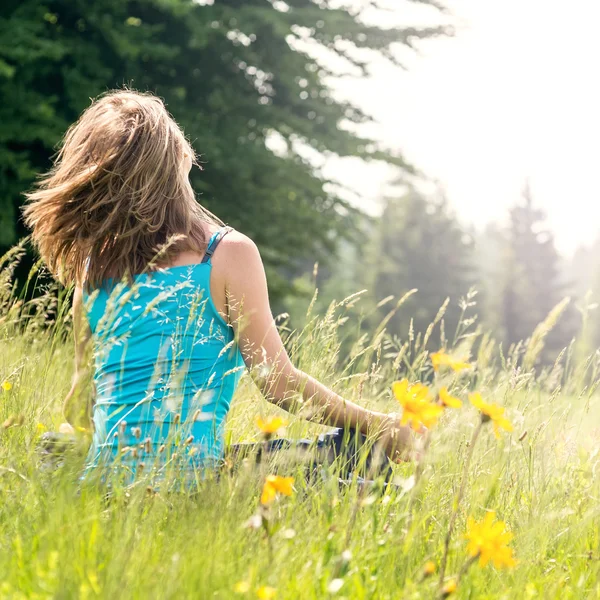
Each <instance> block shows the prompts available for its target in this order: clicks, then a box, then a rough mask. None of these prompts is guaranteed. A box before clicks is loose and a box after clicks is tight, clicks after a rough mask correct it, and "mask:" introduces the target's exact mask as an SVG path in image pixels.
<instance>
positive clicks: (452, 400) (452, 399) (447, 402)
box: [440, 387, 462, 408]
mask: <svg viewBox="0 0 600 600" xmlns="http://www.w3.org/2000/svg"><path fill="white" fill-rule="evenodd" d="M440 401H441V403H442V404H443V405H444V406H447V407H448V408H460V407H461V406H462V402H461V401H460V400H459V399H458V398H457V397H456V396H451V395H450V393H449V392H448V389H447V388H445V387H443V388H442V389H441V390H440Z"/></svg>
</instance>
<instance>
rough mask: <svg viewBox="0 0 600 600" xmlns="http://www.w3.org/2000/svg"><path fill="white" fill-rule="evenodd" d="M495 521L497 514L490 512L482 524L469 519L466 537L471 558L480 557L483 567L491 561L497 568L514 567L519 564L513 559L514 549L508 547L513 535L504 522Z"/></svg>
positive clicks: (471, 518)
mask: <svg viewBox="0 0 600 600" xmlns="http://www.w3.org/2000/svg"><path fill="white" fill-rule="evenodd" d="M495 519H496V513H495V512H493V511H490V512H488V513H487V514H486V515H485V517H484V519H483V521H481V522H480V523H476V522H475V519H473V517H469V519H468V521H467V533H466V535H465V537H466V538H467V539H468V540H469V543H468V544H467V552H468V553H469V554H470V555H471V556H479V564H480V565H481V566H482V567H485V565H487V563H488V562H489V561H490V560H491V561H492V562H493V563H494V565H495V566H496V567H514V566H515V565H516V564H517V563H516V561H515V559H514V558H513V555H512V548H509V547H508V546H507V544H508V543H509V542H510V541H511V540H512V538H513V534H512V533H510V532H509V531H506V524H505V523H504V522H503V521H495Z"/></svg>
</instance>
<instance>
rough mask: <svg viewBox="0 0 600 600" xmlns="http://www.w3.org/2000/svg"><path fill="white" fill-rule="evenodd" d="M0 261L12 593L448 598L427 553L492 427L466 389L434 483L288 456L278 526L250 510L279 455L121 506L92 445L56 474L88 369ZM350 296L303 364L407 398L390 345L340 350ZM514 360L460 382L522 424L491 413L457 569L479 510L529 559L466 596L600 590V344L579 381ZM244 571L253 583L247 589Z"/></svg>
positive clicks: (58, 325) (440, 436) (4, 522)
mask: <svg viewBox="0 0 600 600" xmlns="http://www.w3.org/2000/svg"><path fill="white" fill-rule="evenodd" d="M19 253H20V251H19V249H16V251H15V253H14V254H15V256H17V255H18V254H19ZM15 256H13V257H12V259H14V258H15ZM2 266H3V267H4V268H3V270H2V271H0V307H1V308H0V383H1V382H4V381H9V382H10V383H11V384H12V387H11V389H7V390H4V391H3V390H2V388H1V387H0V423H3V425H0V494H1V496H2V502H1V503H0V544H1V546H2V548H3V549H5V551H4V552H2V553H0V596H1V597H3V598H11V599H13V598H14V599H15V600H21V599H26V598H42V599H46V598H48V599H50V598H114V597H118V598H123V599H128V598H209V597H214V598H227V599H229V598H236V597H239V598H256V592H257V590H258V589H259V588H260V587H261V586H263V585H268V586H271V587H273V588H275V589H276V590H277V596H276V597H277V598H278V599H282V600H285V599H293V600H296V599H298V598H302V599H303V600H304V599H307V600H316V599H320V598H325V597H329V596H330V595H331V596H333V595H334V592H333V590H334V589H336V588H337V587H338V586H340V585H341V589H339V592H338V594H339V597H345V598H357V599H358V598H375V599H388V598H389V599H392V598H394V599H396V598H407V599H414V600H417V599H423V600H429V599H431V598H434V597H436V588H437V577H436V576H435V575H434V576H430V577H427V578H425V577H423V569H424V566H425V564H426V562H427V561H433V562H434V564H436V565H439V561H440V558H441V555H442V553H443V548H444V538H445V535H446V531H447V527H448V521H449V518H450V515H451V514H452V512H453V510H455V505H454V500H455V498H456V493H457V487H458V485H459V484H460V480H461V474H462V472H463V469H464V464H465V458H466V456H467V452H468V451H469V447H468V445H467V443H468V441H469V439H470V438H472V432H473V428H474V427H476V425H477V423H479V422H480V417H479V415H478V414H477V412H476V411H475V410H474V408H473V407H470V406H469V405H468V404H467V403H466V402H465V405H464V406H463V407H462V408H461V409H457V410H455V411H452V412H451V411H446V413H445V414H444V415H443V417H442V419H441V420H440V423H439V424H438V425H437V426H436V428H435V429H434V430H432V433H433V435H432V437H431V444H430V445H429V450H428V451H427V454H426V455H425V460H424V462H423V463H422V472H421V477H420V483H419V485H414V479H413V478H412V476H413V475H414V474H415V472H416V469H417V465H415V464H414V463H407V464H402V465H396V466H395V467H394V469H395V483H396V484H397V487H392V486H390V487H388V488H386V487H384V486H383V484H382V482H377V484H376V485H375V486H374V487H372V488H362V489H361V488H360V487H359V486H358V484H357V482H356V481H353V482H352V483H351V484H350V485H348V486H340V485H339V484H338V481H337V476H336V470H335V468H333V469H331V470H324V471H323V473H322V476H323V477H322V479H320V480H319V481H317V482H305V480H304V478H303V475H302V469H301V468H299V467H298V465H297V464H294V463H290V462H280V463H279V464H278V469H279V471H278V472H279V474H281V475H291V476H295V477H296V482H295V488H296V492H295V494H294V495H293V497H291V498H282V499H281V500H280V501H278V502H276V503H275V504H274V506H273V507H272V508H271V509H270V515H269V518H270V519H271V520H272V526H271V528H270V531H271V536H270V538H268V539H267V537H266V536H265V535H264V531H263V530H261V529H254V528H253V527H252V526H249V524H250V523H249V519H250V517H252V515H255V514H256V511H257V505H258V498H259V495H260V489H261V484H262V482H263V481H264V477H265V475H266V474H267V473H270V472H271V470H272V469H273V468H274V466H273V465H272V464H263V465H261V466H260V467H258V468H256V467H254V466H253V465H251V464H249V463H242V464H237V465H235V469H234V471H232V472H229V471H223V472H222V473H221V476H220V477H219V478H212V477H206V478H204V479H203V480H202V481H201V483H200V489H199V491H198V493H197V494H195V495H193V496H188V495H185V494H176V493H167V492H166V491H164V490H158V493H154V491H153V490H150V491H148V490H147V489H146V486H145V484H144V483H143V480H141V482H140V484H139V485H133V486H130V487H127V488H125V487H115V488H113V490H112V495H111V497H110V499H108V500H107V497H106V494H105V492H106V490H105V489H104V488H102V487H100V486H98V487H96V486H93V485H82V483H81V481H80V479H79V477H80V468H81V462H82V459H81V457H80V456H77V455H71V454H69V455H67V458H66V462H65V464H64V465H63V467H62V468H60V469H58V470H57V471H51V470H48V471H45V470H42V469H40V464H39V460H38V456H37V454H36V451H35V447H36V443H37V442H38V440H39V436H40V430H41V429H42V428H41V427H39V425H43V426H45V428H47V429H50V430H54V429H56V428H57V427H58V424H59V423H60V422H61V420H62V415H61V412H60V411H61V404H62V400H63V398H64V395H65V394H66V392H67V390H68V387H69V380H70V377H71V374H72V367H71V365H72V360H73V349H72V340H71V339H70V337H69V336H68V335H65V334H68V333H69V329H70V323H69V320H68V317H67V315H66V313H65V312H63V309H64V306H63V307H62V308H61V303H60V302H59V303H58V304H57V297H56V295H55V292H54V291H52V290H51V291H49V292H47V293H46V294H44V295H43V296H42V297H41V298H39V299H38V300H36V301H35V302H34V303H33V304H31V305H29V306H23V305H22V304H20V303H18V302H14V298H13V299H12V301H11V298H10V290H9V284H10V273H9V269H10V265H9V266H8V267H7V266H6V265H2ZM348 307H349V303H348V304H347V305H346V307H344V306H343V305H336V306H334V307H333V308H332V311H331V312H330V313H329V314H328V315H327V316H326V318H325V319H323V320H318V319H314V318H313V317H312V315H311V317H310V322H309V323H308V324H307V326H306V328H305V329H304V330H303V331H302V332H301V334H300V335H298V336H297V337H296V338H295V340H294V341H293V343H292V344H291V346H292V347H293V351H294V359H295V360H296V361H297V363H298V364H300V365H301V366H302V368H304V369H305V370H307V371H308V372H310V373H314V374H316V375H318V376H320V377H324V378H325V380H326V381H327V382H328V383H329V384H330V385H331V386H333V388H334V389H336V390H337V391H338V392H340V393H341V394H343V395H344V396H345V397H347V398H349V399H351V400H355V401H359V402H361V403H369V404H370V405H371V406H372V407H373V408H378V409H380V410H385V411H391V410H397V409H398V404H397V403H396V402H395V400H393V399H392V398H391V395H390V392H389V388H390V384H391V382H392V381H393V379H394V377H396V376H397V375H398V373H397V372H396V370H395V369H393V368H392V366H391V365H392V363H393V362H394V360H395V358H394V357H393V356H386V353H385V351H384V347H385V339H384V338H382V337H380V336H379V335H375V336H369V337H368V338H367V339H366V340H364V341H363V342H362V347H361V346H360V345H357V346H356V347H355V348H353V349H352V350H351V352H349V353H348V354H347V355H342V356H336V354H337V353H338V352H339V351H340V350H339V343H338V340H337V335H338V332H339V326H340V323H341V320H342V318H350V319H351V320H354V319H355V313H354V309H348ZM24 315H28V317H27V318H25V319H24ZM50 318H51V319H52V320H53V322H54V323H53V325H52V326H51V327H48V319H50ZM543 341H544V340H543V339H542V338H541V337H540V338H539V342H540V343H541V344H543ZM483 346H484V344H481V347H482V348H483ZM423 351H424V349H423V347H422V346H418V345H417V346H415V347H414V348H413V349H411V350H409V351H408V352H407V353H406V354H405V358H406V363H405V366H404V367H403V368H402V374H405V373H406V372H412V373H414V372H418V371H419V370H420V369H422V365H423V361H422V354H423ZM517 358H518V357H513V356H507V357H506V362H505V363H499V361H494V360H489V359H488V358H486V356H485V353H484V352H483V351H480V353H479V355H478V356H477V361H473V362H474V370H473V371H472V372H467V373H464V374H463V375H461V376H460V377H459V376H455V375H453V374H448V375H445V376H444V377H447V379H445V380H444V384H446V383H447V384H448V386H449V387H450V389H451V391H452V392H453V393H455V394H456V395H458V396H460V397H461V398H462V399H463V401H466V396H467V394H466V391H465V390H466V389H478V390H479V391H481V393H482V394H483V397H484V398H485V399H486V400H490V401H492V402H497V403H500V404H502V405H503V406H504V407H506V416H507V417H508V418H509V419H510V420H511V421H512V422H513V424H514V427H515V430H514V432H513V433H508V432H503V434H502V437H501V439H500V440H496V439H495V438H494V435H493V432H492V428H491V425H489V424H484V426H483V429H482V432H481V435H480V438H479V441H478V443H477V446H476V448H475V451H474V453H473V458H472V462H471V468H470V470H469V473H468V474H467V475H468V476H467V479H466V486H465V493H464V497H463V500H462V502H460V504H459V505H458V506H457V507H456V509H457V510H458V513H457V519H456V525H455V535H454V536H453V538H452V540H451V543H450V545H449V548H450V554H449V561H448V568H447V574H448V577H455V576H456V575H457V574H458V573H459V572H460V570H461V569H462V568H463V566H464V565H465V563H466V561H467V560H468V557H467V553H466V541H465V539H464V538H463V537H462V536H463V534H464V533H465V528H466V521H467V518H468V516H473V517H474V518H475V519H476V520H480V519H481V518H482V517H483V516H484V515H485V513H486V511H487V510H495V511H496V512H497V517H498V519H500V520H502V521H504V522H506V524H507V526H508V528H509V529H510V531H511V532H512V533H513V534H514V539H513V540H512V541H511V542H510V546H511V548H513V549H514V554H515V558H516V559H517V561H518V562H517V565H516V567H515V568H514V569H511V570H506V571H501V570H498V569H496V568H494V567H493V566H491V565H488V566H486V567H481V566H480V565H479V564H478V563H477V562H476V563H475V564H473V565H472V566H471V567H470V568H469V569H468V570H466V572H465V574H464V575H463V576H462V578H461V581H460V584H459V587H458V591H457V594H456V597H457V598H489V599H492V598H494V599H495V598H506V599H513V598H514V599H515V600H517V599H518V600H522V599H523V598H534V599H535V598H544V599H545V598H551V599H557V600H558V599H561V600H562V599H564V598H573V599H575V598H595V599H598V598H600V586H599V584H598V581H599V580H600V560H599V559H600V555H599V554H598V548H599V545H598V540H599V539H600V522H599V520H598V518H597V513H598V505H597V504H598V503H597V498H598V495H599V494H600V480H599V479H598V477H597V476H595V475H596V473H597V472H598V468H599V467H600V459H599V455H598V450H597V448H598V442H599V441H600V440H599V438H598V430H597V428H596V423H597V422H598V417H599V416H600V414H599V408H600V398H599V396H598V393H597V391H595V390H597V387H598V384H599V383H600V362H599V356H598V354H595V355H592V356H591V357H590V360H591V363H592V364H593V369H592V371H593V373H594V374H593V376H592V379H591V384H592V385H591V386H590V387H583V386H580V387H573V388H572V391H566V387H567V386H561V385H555V384H554V385H553V384H551V378H550V377H548V375H547V374H542V375H540V374H539V373H536V372H535V371H534V370H527V369H525V370H522V371H521V372H520V373H519V374H518V375H517V374H516V373H515V370H514V369H513V367H512V365H514V364H515V363H514V361H515V360H516V359H517ZM340 364H341V365H343V368H342V369H336V365H340ZM561 366H562V367H564V369H565V382H566V383H567V384H568V387H569V389H570V388H571V386H572V385H574V383H575V378H574V374H575V372H574V371H573V369H572V368H570V367H569V365H568V361H567V360H566V359H565V357H563V359H562V361H561ZM429 368H430V367H429ZM267 410H269V409H268V408H267V407H266V405H265V404H264V400H262V399H260V398H259V397H258V394H257V391H256V389H255V388H254V387H253V386H252V385H251V383H250V382H249V380H248V379H245V380H244V381H243V384H242V386H241V388H240V390H239V394H238V395H237V397H236V399H235V403H234V406H233V410H232V412H231V414H230V416H229V419H228V425H227V428H228V432H227V437H228V439H230V440H231V441H235V442H237V441H249V440H251V439H254V440H257V439H258V438H257V433H258V432H257V431H256V427H255V425H254V419H255V417H256V415H257V414H259V413H261V412H262V413H263V414H264V412H266V411H267ZM271 410H276V409H271ZM317 430H320V428H319V429H317V428H316V427H314V426H311V427H310V428H307V427H306V425H305V424H303V423H301V422H299V421H296V420H294V422H293V423H292V424H291V425H290V427H289V430H288V432H287V433H288V436H289V437H306V436H309V437H310V436H313V435H315V433H316V432H317ZM82 450H83V451H84V452H85V448H83V449H82ZM238 582H242V583H244V584H246V585H247V587H248V588H249V590H248V592H243V593H240V594H239V595H238V593H237V592H236V591H235V590H236V584H237V583H238ZM334 583H335V585H334ZM238 589H240V588H238Z"/></svg>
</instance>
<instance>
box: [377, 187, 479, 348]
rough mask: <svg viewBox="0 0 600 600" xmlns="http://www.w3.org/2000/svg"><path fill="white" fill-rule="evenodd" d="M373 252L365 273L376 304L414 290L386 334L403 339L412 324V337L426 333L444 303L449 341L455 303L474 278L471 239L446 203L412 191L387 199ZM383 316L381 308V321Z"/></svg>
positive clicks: (453, 327)
mask: <svg viewBox="0 0 600 600" xmlns="http://www.w3.org/2000/svg"><path fill="white" fill-rule="evenodd" d="M372 246H373V248H374V249H375V252H374V255H373V256H372V257H371V265H370V268H369V271H370V273H371V274H372V282H373V283H372V285H373V292H374V294H375V296H376V298H377V299H378V300H381V299H383V298H385V297H387V296H390V295H393V296H394V297H395V298H396V299H399V298H401V297H402V296H403V295H404V294H405V293H407V292H408V291H410V290H411V289H415V288H416V289H417V290H418V291H417V293H416V294H415V295H414V296H412V297H411V298H410V299H409V300H408V301H407V302H406V303H405V304H404V305H403V306H402V307H401V308H400V310H399V311H398V312H397V313H396V314H395V315H394V317H393V318H392V320H391V321H390V323H389V325H388V329H389V330H390V331H391V332H392V333H394V334H396V335H398V336H400V337H403V338H405V337H406V334H407V332H408V329H409V326H410V321H411V319H412V320H413V323H414V329H415V331H417V332H425V330H426V329H427V327H428V325H429V324H430V323H431V322H432V321H433V320H434V318H435V316H436V314H437V313H438V311H439V309H440V307H441V306H442V304H443V303H444V302H445V300H446V298H449V299H450V304H449V307H448V310H447V313H446V315H445V317H444V320H445V325H446V332H447V336H448V337H449V338H450V341H452V336H453V334H454V331H455V330H456V326H457V323H458V319H459V314H460V310H459V308H458V301H459V300H460V299H461V298H462V297H464V296H466V294H467V292H468V291H469V289H470V288H471V287H472V286H473V284H474V283H475V272H474V268H473V256H472V253H473V238H472V236H470V235H468V234H467V233H466V232H465V231H464V230H463V229H462V228H461V226H460V224H459V223H458V221H457V220H456V218H455V216H454V214H453V213H452V212H451V211H450V210H449V208H448V203H447V201H446V199H445V198H444V197H443V196H441V197H438V198H435V199H425V198H424V197H422V196H421V195H419V194H418V193H417V192H416V191H415V190H411V191H409V192H408V193H407V194H406V195H404V196H401V197H395V198H388V199H387V200H386V203H385V208H384V210H383V214H382V217H381V221H380V224H379V227H378V228H377V230H376V232H375V239H374V241H373V243H372ZM388 310H389V305H386V306H385V307H384V308H383V309H382V312H381V316H383V314H384V313H385V312H387V311H388ZM439 343H440V340H439V337H433V338H432V344H433V346H435V345H437V344H439ZM433 346H432V347H433Z"/></svg>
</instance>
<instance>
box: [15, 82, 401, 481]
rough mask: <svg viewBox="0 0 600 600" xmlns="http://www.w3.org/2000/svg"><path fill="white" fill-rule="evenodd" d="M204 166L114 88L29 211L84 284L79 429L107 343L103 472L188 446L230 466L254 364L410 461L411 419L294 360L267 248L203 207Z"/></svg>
mask: <svg viewBox="0 0 600 600" xmlns="http://www.w3.org/2000/svg"><path fill="white" fill-rule="evenodd" d="M193 164H195V157H194V151H193V150H192V148H191V146H190V144H189V143H188V142H187V140H186V138H185V136H184V135H183V133H182V132H181V130H180V129H179V127H178V126H177V124H176V123H175V121H174V120H173V119H172V118H171V116H170V115H169V113H168V112H167V110H166V109H165V107H164V105H163V103H162V102H161V100H160V99H158V98H156V97H154V96H152V95H150V94H140V93H136V92H132V91H115V92H111V93H108V94H106V95H104V96H102V97H101V98H100V99H98V100H96V101H95V102H93V103H92V105H91V106H90V107H89V108H88V109H87V110H85V111H84V113H83V114H82V115H81V117H80V119H79V120H78V121H77V123H75V124H74V125H73V126H72V127H71V128H70V129H69V131H68V132H67V134H66V136H65V139H64V143H63V145H62V147H61V150H60V153H59V155H58V158H57V160H56V163H55V165H54V168H53V169H52V170H51V171H50V172H49V173H48V174H47V175H46V176H45V177H44V178H43V179H42V180H41V181H40V183H39V185H38V187H37V189H36V190H35V191H33V192H31V193H30V194H29V195H28V200H29V203H28V205H27V206H26V208H25V211H24V213H25V219H26V222H27V224H28V226H29V227H30V228H31V229H32V231H33V240H34V242H35V244H36V246H37V248H38V249H39V252H40V254H41V256H42V258H43V259H44V261H45V262H46V264H47V265H48V267H49V268H50V270H51V271H52V272H53V273H54V274H55V275H56V276H57V277H58V278H59V279H60V280H61V281H62V282H63V283H65V284H66V285H72V284H74V285H75V294H74V299H73V322H74V326H75V351H76V352H75V353H76V369H75V377H74V383H73V387H72V389H71V391H70V393H69V395H68V397H67V399H66V401H65V416H66V418H67V420H68V421H69V422H73V423H75V422H77V420H78V419H81V414H82V408H81V406H82V403H81V402H79V401H78V399H79V398H81V397H82V396H83V394H82V388H84V387H86V385H87V384H86V382H88V381H89V380H88V378H87V377H86V364H87V361H86V355H87V349H88V348H90V349H91V350H93V357H94V371H93V380H94V387H95V398H94V404H93V411H92V422H93V441H92V445H91V448H90V451H89V455H88V458H87V467H88V469H89V470H91V471H93V470H95V467H96V466H97V465H98V464H100V463H101V464H103V465H106V464H109V465H111V464H115V461H117V460H118V461H119V462H120V463H126V464H127V465H128V468H129V469H132V470H133V471H134V472H135V471H136V470H139V469H140V468H141V466H144V468H146V469H147V468H148V465H155V466H156V465H159V464H162V465H164V464H166V463H168V462H169V461H171V460H172V459H173V457H174V456H175V455H176V454H179V455H180V458H181V456H182V455H184V456H185V457H186V460H187V461H188V464H189V465H190V466H192V467H194V468H201V469H204V468H207V467H208V466H213V465H215V464H218V463H219V461H220V460H221V459H222V456H223V427H224V421H225V418H226V416H227V412H228V410H229V407H230V403H231V399H232V396H233V394H234V392H235V389H236V386H237V384H238V381H239V378H240V375H241V373H242V370H243V369H244V368H245V367H247V368H249V369H250V370H251V372H253V373H255V374H257V377H256V378H255V380H256V382H257V384H258V385H259V387H260V389H261V391H262V393H263V394H264V396H265V397H266V398H267V399H268V400H269V401H270V402H273V403H275V404H277V405H278V406H280V407H282V408H284V409H286V410H290V411H292V410H296V409H297V408H299V407H301V410H300V414H301V415H303V416H305V418H307V419H309V420H311V421H314V422H317V423H321V424H326V425H331V426H335V427H338V428H342V429H347V430H349V431H352V432H360V434H362V435H364V436H367V439H369V438H370V439H372V440H373V441H378V442H380V443H381V444H382V447H383V448H384V450H385V452H386V454H387V455H388V456H389V457H390V458H391V459H393V460H396V459H399V458H401V457H402V456H403V455H404V454H405V452H407V450H408V447H409V445H410V434H409V432H408V430H407V429H406V428H404V427H400V426H399V424H398V420H397V418H396V416H394V415H386V414H382V413H378V412H373V411H369V410H366V409H364V408H361V407H360V406H357V405H356V404H353V403H352V402H349V401H346V400H344V399H343V398H341V397H340V396H338V395H337V394H335V393H334V392H332V391H331V390H330V389H328V388H327V387H326V386H324V385H323V384H321V383H319V382H318V381H316V380H315V379H313V378H311V377H310V376H309V375H307V374H306V373H303V372H302V371H300V370H298V369H296V368H295V367H294V366H293V365H292V363H291V362H290V359H289V357H288V355H287V353H286V351H285V348H284V345H283V343H282V341H281V338H280V336H279V334H278V331H277V328H276V326H275V323H274V320H273V317H272V314H271V311H270V308H269V300H268V294H267V283H266V279H265V272H264V268H263V264H262V261H261V258H260V255H259V252H258V250H257V248H256V246H255V244H254V243H253V242H252V240H250V239H249V238H248V237H246V236H245V235H243V234H241V233H239V232H237V231H234V230H232V229H231V228H229V227H223V225H222V223H221V221H219V219H217V218H216V217H215V216H213V215H212V214H211V213H209V212H208V211H207V210H205V209H204V208H203V207H202V206H201V205H200V204H198V202H197V201H196V198H195V196H194V192H193V190H192V187H191V185H190V182H189V178H188V174H189V172H190V169H191V168H192V165H193ZM232 176H234V174H232ZM90 340H91V342H92V343H91V344H90V343H89V342H90ZM299 396H300V397H301V398H302V399H301V400H300V401H298V402H297V401H296V399H297V398H298V397H299Z"/></svg>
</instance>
